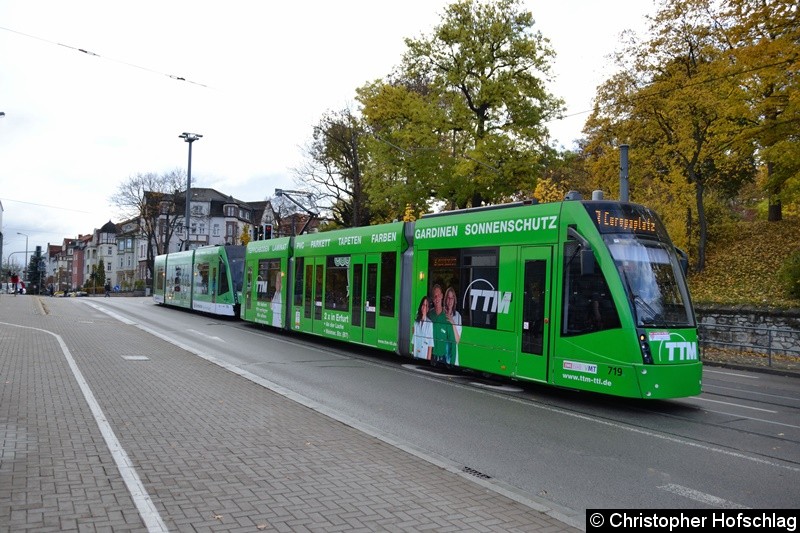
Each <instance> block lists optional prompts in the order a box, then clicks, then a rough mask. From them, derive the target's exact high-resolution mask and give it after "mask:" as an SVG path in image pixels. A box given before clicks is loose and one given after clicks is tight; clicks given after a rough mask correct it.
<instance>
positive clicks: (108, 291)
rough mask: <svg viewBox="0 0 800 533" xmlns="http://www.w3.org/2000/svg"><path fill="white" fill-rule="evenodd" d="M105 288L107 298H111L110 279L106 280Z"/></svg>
mask: <svg viewBox="0 0 800 533" xmlns="http://www.w3.org/2000/svg"><path fill="white" fill-rule="evenodd" d="M105 289H106V298H111V282H110V281H106V286H105Z"/></svg>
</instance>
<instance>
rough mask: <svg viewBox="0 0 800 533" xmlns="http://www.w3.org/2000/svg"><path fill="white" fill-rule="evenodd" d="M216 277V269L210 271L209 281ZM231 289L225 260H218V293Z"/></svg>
mask: <svg viewBox="0 0 800 533" xmlns="http://www.w3.org/2000/svg"><path fill="white" fill-rule="evenodd" d="M216 279H217V273H216V269H214V270H212V271H211V283H212V284H213V283H215V280H216ZM229 290H231V286H230V285H229V284H228V269H227V267H226V266H225V261H223V260H221V259H220V261H219V294H225V293H226V292H228V291H229Z"/></svg>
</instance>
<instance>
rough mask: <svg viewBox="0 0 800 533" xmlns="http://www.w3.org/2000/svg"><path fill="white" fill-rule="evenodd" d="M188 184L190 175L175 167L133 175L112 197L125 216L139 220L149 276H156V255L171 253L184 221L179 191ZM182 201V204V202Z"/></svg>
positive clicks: (149, 280)
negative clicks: (172, 242) (170, 246)
mask: <svg viewBox="0 0 800 533" xmlns="http://www.w3.org/2000/svg"><path fill="white" fill-rule="evenodd" d="M185 187H186V174H185V173H184V172H183V170H181V169H175V170H172V171H170V172H167V173H164V174H156V173H153V172H149V173H146V174H136V175H135V176H130V177H129V178H128V180H127V181H124V182H122V183H121V184H120V185H119V187H118V189H117V192H116V193H115V194H114V195H113V196H112V197H111V202H112V203H113V205H115V206H117V207H118V208H119V209H120V212H121V213H122V218H123V219H136V220H138V221H139V228H140V231H141V234H142V236H143V237H144V239H145V241H146V242H147V279H148V285H149V284H150V283H151V282H152V279H153V264H154V261H155V257H156V256H157V255H161V254H164V253H167V249H166V246H167V245H168V244H169V242H170V240H171V238H172V235H173V233H174V232H175V231H176V229H177V228H178V226H180V225H181V224H183V221H184V218H183V212H182V211H181V209H180V208H181V207H182V206H183V203H184V200H183V199H182V198H181V197H180V195H179V191H180V190H181V189H182V188H184V190H185ZM178 202H180V205H178Z"/></svg>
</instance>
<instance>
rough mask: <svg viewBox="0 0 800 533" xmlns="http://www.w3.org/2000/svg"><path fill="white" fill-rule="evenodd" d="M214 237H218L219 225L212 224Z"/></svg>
mask: <svg viewBox="0 0 800 533" xmlns="http://www.w3.org/2000/svg"><path fill="white" fill-rule="evenodd" d="M214 237H219V224H214Z"/></svg>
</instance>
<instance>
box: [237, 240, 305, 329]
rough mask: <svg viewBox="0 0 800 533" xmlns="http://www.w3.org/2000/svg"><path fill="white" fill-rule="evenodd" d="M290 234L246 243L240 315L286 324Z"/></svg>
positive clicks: (260, 322)
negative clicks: (242, 300)
mask: <svg viewBox="0 0 800 533" xmlns="http://www.w3.org/2000/svg"><path fill="white" fill-rule="evenodd" d="M291 240H292V238H291V237H283V238H280V239H267V240H263V241H253V242H250V243H248V245H247V255H246V261H245V272H244V289H243V290H244V302H243V305H242V309H241V317H242V318H243V319H244V320H247V321H250V322H255V323H257V324H266V325H268V326H274V327H279V328H280V327H284V326H285V318H286V317H285V311H284V310H285V302H286V301H287V298H288V296H287V294H288V287H287V283H286V280H287V279H288V265H289V255H290V252H291Z"/></svg>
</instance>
